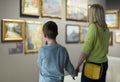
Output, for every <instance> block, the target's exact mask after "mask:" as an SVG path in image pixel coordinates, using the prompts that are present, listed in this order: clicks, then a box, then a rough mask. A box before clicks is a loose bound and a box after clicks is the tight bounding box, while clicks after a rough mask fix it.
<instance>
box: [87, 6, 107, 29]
mask: <svg viewBox="0 0 120 82" xmlns="http://www.w3.org/2000/svg"><path fill="white" fill-rule="evenodd" d="M89 23H90V24H92V23H95V24H96V25H98V26H100V27H102V28H107V24H106V21H105V12H104V8H103V7H102V6H101V5H99V4H93V5H91V6H90V8H89Z"/></svg>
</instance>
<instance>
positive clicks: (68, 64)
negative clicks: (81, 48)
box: [65, 51, 75, 79]
mask: <svg viewBox="0 0 120 82" xmlns="http://www.w3.org/2000/svg"><path fill="white" fill-rule="evenodd" d="M65 69H66V71H67V72H68V73H69V74H70V75H71V76H72V77H73V79H74V77H75V70H74V66H73V65H72V63H71V61H70V59H69V55H68V52H67V51H66V61H65Z"/></svg>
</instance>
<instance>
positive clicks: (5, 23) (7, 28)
mask: <svg viewBox="0 0 120 82" xmlns="http://www.w3.org/2000/svg"><path fill="white" fill-rule="evenodd" d="M23 29H24V20H15V19H3V20H2V41H3V42H5V41H12V42H13V41H21V40H23V38H24V31H23Z"/></svg>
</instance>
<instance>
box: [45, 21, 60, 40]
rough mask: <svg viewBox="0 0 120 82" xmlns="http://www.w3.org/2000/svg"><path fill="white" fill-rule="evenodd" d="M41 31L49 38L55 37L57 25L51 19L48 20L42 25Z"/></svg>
mask: <svg viewBox="0 0 120 82" xmlns="http://www.w3.org/2000/svg"><path fill="white" fill-rule="evenodd" d="M43 33H44V34H46V35H47V37H48V38H50V39H56V36H57V35H58V26H57V24H56V23H55V22H53V21H48V22H46V23H45V24H44V25H43Z"/></svg>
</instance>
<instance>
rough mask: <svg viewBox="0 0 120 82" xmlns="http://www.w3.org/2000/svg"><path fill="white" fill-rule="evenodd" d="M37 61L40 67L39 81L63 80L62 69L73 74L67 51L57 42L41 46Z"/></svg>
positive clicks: (58, 81)
mask: <svg viewBox="0 0 120 82" xmlns="http://www.w3.org/2000/svg"><path fill="white" fill-rule="evenodd" d="M37 63H38V65H39V67H40V74H39V82H63V80H64V69H66V71H67V72H68V73H69V74H70V75H73V74H74V67H73V65H72V64H71V61H70V60H69V55H68V52H67V50H66V48H65V47H63V46H61V45H59V44H56V45H47V46H43V47H41V48H40V49H39V52H38V59H37Z"/></svg>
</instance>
